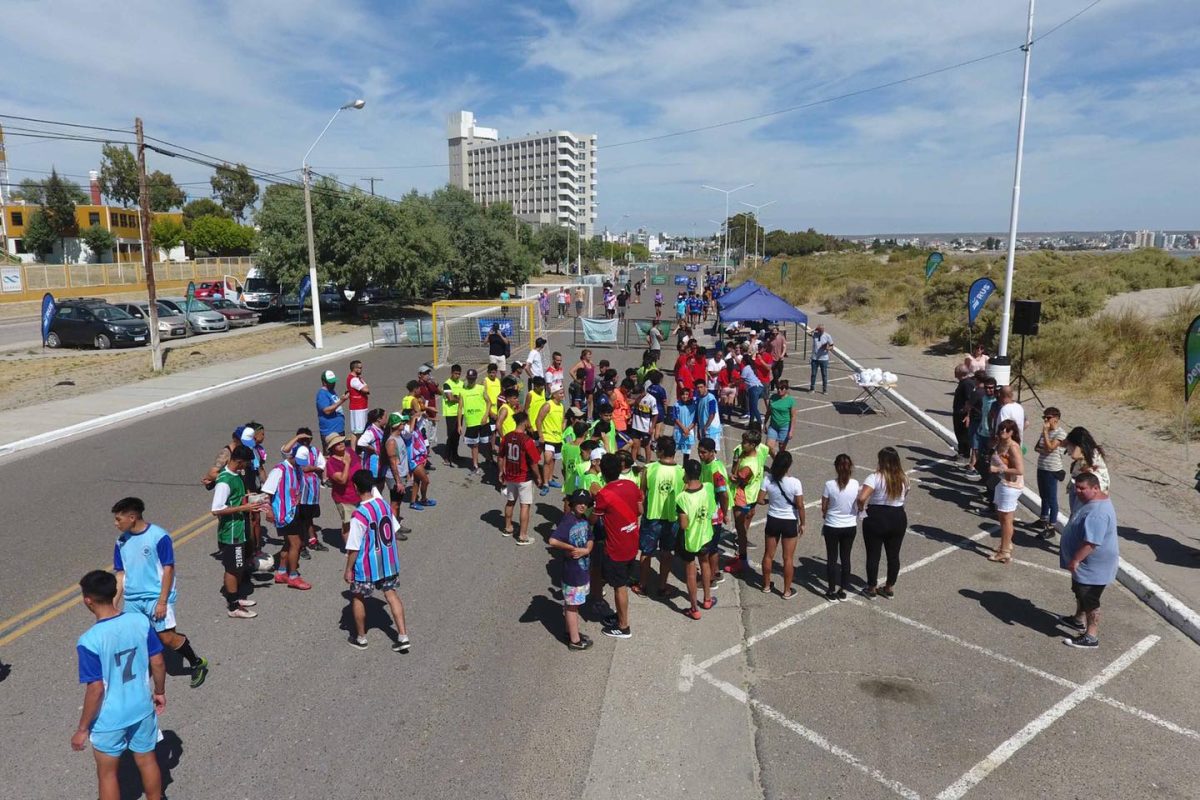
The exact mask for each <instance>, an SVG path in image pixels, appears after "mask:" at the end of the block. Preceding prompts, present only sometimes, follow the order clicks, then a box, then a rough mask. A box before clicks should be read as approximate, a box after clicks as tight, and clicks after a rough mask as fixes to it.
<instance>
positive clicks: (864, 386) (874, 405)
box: [850, 373, 896, 417]
mask: <svg viewBox="0 0 1200 800" xmlns="http://www.w3.org/2000/svg"><path fill="white" fill-rule="evenodd" d="M854 385H855V386H857V387H858V396H857V397H855V398H854V399H853V400H851V401H850V404H851V405H858V406H859V412H858V413H859V414H860V415H862V414H866V413H867V412H868V411H871V412H876V411H878V412H879V413H880V414H883V415H884V416H885V417H886V416H888V410H887V406H885V405H884V404H883V400H882V398H883V396H884V394H883V391H884V389H891V388H893V387H894V386H895V385H896V384H894V383H886V384H885V383H875V382H869V381H864V380H863V378H862V373H855V374H854Z"/></svg>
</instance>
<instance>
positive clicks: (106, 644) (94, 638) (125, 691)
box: [75, 613, 162, 733]
mask: <svg viewBox="0 0 1200 800" xmlns="http://www.w3.org/2000/svg"><path fill="white" fill-rule="evenodd" d="M75 650H76V653H77V654H78V656H79V682H80V683H94V682H95V681H103V682H104V700H103V701H102V702H101V704H100V713H99V714H97V715H96V719H95V721H94V722H93V723H92V728H91V729H92V730H93V731H99V732H101V733H104V732H107V731H117V730H121V729H123V728H128V727H130V726H132V725H136V724H137V723H139V722H141V721H142V720H144V719H145V718H146V717H147V716H149V715H150V714H153V713H154V701H153V699H152V698H151V695H150V657H151V656H154V655H157V654H158V653H161V652H162V642H160V641H159V639H158V634H157V633H155V632H154V628H152V627H151V626H150V620H149V619H148V618H147V617H146V616H145V615H144V614H135V613H125V614H118V615H117V616H115V617H109V618H108V619H102V620H100V621H98V622H97V623H96V624H95V625H93V626H92V627H90V628H88V629H87V630H86V631H85V632H84V634H83V635H82V636H80V637H79V643H78V644H77V645H76V646H75Z"/></svg>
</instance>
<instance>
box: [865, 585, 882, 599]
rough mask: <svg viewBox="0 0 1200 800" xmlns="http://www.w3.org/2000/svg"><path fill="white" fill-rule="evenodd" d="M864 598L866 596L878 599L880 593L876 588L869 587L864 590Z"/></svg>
mask: <svg viewBox="0 0 1200 800" xmlns="http://www.w3.org/2000/svg"><path fill="white" fill-rule="evenodd" d="M863 596H865V597H878V596H879V591H878V590H877V589H876V588H875V587H874V586H868V587H866V588H865V589H863Z"/></svg>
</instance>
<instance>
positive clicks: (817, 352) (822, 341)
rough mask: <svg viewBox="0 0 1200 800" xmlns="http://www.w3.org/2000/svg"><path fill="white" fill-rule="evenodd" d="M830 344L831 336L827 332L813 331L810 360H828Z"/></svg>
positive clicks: (831, 341) (831, 342)
mask: <svg viewBox="0 0 1200 800" xmlns="http://www.w3.org/2000/svg"><path fill="white" fill-rule="evenodd" d="M831 344H833V337H832V336H830V335H829V334H828V333H814V334H813V351H812V360H813V361H828V360H829V346H830V345H831Z"/></svg>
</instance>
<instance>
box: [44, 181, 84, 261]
mask: <svg viewBox="0 0 1200 800" xmlns="http://www.w3.org/2000/svg"><path fill="white" fill-rule="evenodd" d="M44 189H45V196H44V197H43V198H42V213H43V214H45V216H46V222H47V223H49V225H50V229H51V230H53V231H54V235H55V236H57V237H58V239H59V241H60V243H61V244H62V251H63V260H64V261H65V260H66V252H67V249H66V242H65V241H64V240H65V239H66V238H67V237H68V236H74V235H75V234H77V233H78V232H79V226H78V225H77V224H76V222H75V201H76V199H77V198H78V191H79V187H78V186H76V185H75V184H73V183H71V182H70V181H64V180H63V179H62V178H60V177H58V171H57V170H55V169H54V167H51V168H50V177H49V178H47V179H46V183H45V185H44Z"/></svg>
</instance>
